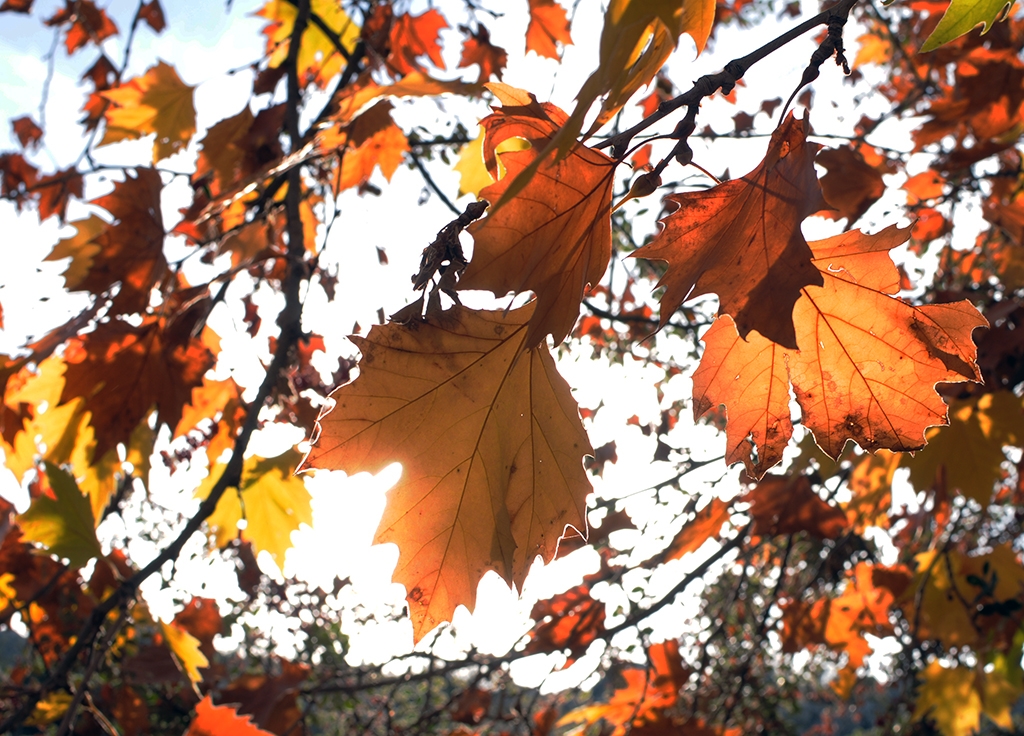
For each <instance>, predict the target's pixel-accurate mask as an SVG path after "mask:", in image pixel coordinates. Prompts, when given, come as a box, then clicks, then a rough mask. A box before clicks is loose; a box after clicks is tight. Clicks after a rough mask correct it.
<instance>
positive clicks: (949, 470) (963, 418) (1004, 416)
mask: <svg viewBox="0 0 1024 736" xmlns="http://www.w3.org/2000/svg"><path fill="white" fill-rule="evenodd" d="M927 439H928V445H927V446H926V447H925V448H924V449H923V450H921V451H920V452H918V453H916V454H915V455H912V456H911V455H907V456H905V457H904V458H903V463H902V464H903V466H905V467H908V468H910V482H911V483H912V484H913V486H914V488H917V489H918V490H925V489H928V488H931V487H932V486H933V485H934V484H935V483H936V481H937V480H939V479H940V473H941V474H942V479H943V480H944V482H945V484H946V486H947V487H948V488H949V489H951V490H952V489H954V488H956V489H959V491H960V492H961V493H963V494H964V495H965V496H968V497H969V498H973V499H974V500H975V501H977V502H978V503H980V504H982V505H986V504H988V502H989V499H990V498H991V497H992V489H993V487H994V486H995V484H996V482H997V481H998V480H1000V479H1001V478H1002V477H1003V471H1002V463H1003V462H1005V461H1006V455H1005V454H1004V453H1003V446H1004V445H1015V446H1018V447H1019V446H1020V443H1021V442H1024V411H1021V400H1020V398H1019V397H1018V396H1015V395H1014V394H1013V393H1011V392H1009V391H1000V392H998V393H994V394H983V395H982V396H979V397H975V398H973V399H969V400H967V401H957V402H955V403H953V404H952V405H951V406H950V408H949V426H948V427H936V428H934V429H930V430H928V434H927Z"/></svg>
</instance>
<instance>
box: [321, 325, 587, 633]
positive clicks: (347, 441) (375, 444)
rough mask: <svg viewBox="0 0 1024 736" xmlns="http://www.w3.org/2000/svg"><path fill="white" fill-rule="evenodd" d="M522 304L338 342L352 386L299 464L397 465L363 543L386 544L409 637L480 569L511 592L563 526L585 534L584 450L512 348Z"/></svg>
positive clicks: (549, 368)
mask: <svg viewBox="0 0 1024 736" xmlns="http://www.w3.org/2000/svg"><path fill="white" fill-rule="evenodd" d="M533 311H534V307H533V305H528V306H526V307H523V308H521V309H517V310H514V311H512V312H510V313H509V314H508V315H507V316H506V315H504V314H503V313H502V312H475V311H470V310H467V309H463V308H461V307H456V308H454V309H452V310H451V311H449V312H445V313H444V314H443V315H441V316H440V317H439V318H438V319H437V323H436V324H433V323H430V322H423V321H419V320H413V321H411V322H410V323H409V324H408V325H404V326H403V325H397V324H388V325H383V326H378V327H374V328H373V329H372V330H371V331H370V333H369V335H368V336H367V337H366V338H360V337H353V338H351V339H352V340H353V341H354V342H355V343H356V345H357V346H358V347H359V349H360V350H361V351H362V354H363V357H362V360H361V361H360V363H359V365H360V374H359V377H358V378H357V379H356V380H355V381H354V382H352V383H350V384H348V385H347V386H343V387H341V388H339V389H338V390H336V391H335V392H334V393H333V394H332V398H333V399H334V401H335V407H334V408H333V409H332V410H331V411H330V412H328V413H327V414H326V415H324V416H323V417H322V418H321V419H320V422H319V425H320V427H319V428H320V432H319V434H318V436H317V438H316V444H315V446H314V447H313V449H312V451H311V452H310V454H309V457H308V458H307V463H308V464H309V466H310V467H314V468H324V469H330V470H344V471H345V472H347V473H357V472H362V471H366V472H371V473H373V472H378V471H380V470H381V469H383V468H384V467H386V466H387V465H388V464H390V463H393V462H400V463H402V466H403V472H402V477H401V479H400V480H399V482H398V484H397V485H396V486H395V488H394V489H392V490H391V491H390V492H389V493H388V504H387V508H386V510H385V512H384V518H383V520H382V521H381V524H380V527H379V529H378V531H377V535H376V539H375V541H376V542H377V543H379V544H380V543H386V542H394V543H395V544H397V545H398V548H399V560H398V567H397V569H396V570H395V580H396V581H398V582H400V583H402V584H403V585H405V587H406V590H407V591H408V593H407V600H408V601H409V608H410V613H411V617H412V621H413V631H414V635H415V637H416V638H417V639H419V638H421V637H422V636H423V635H424V634H425V633H426V632H428V631H429V630H430V629H432V628H433V627H434V626H436V625H437V624H438V623H440V622H442V621H445V620H449V619H450V618H451V615H452V613H453V612H454V610H455V607H456V606H458V605H460V604H461V605H465V606H467V607H469V608H471V609H472V607H473V606H474V604H475V601H476V588H477V583H479V581H480V578H481V577H483V575H484V573H485V572H487V571H488V570H494V571H495V572H497V573H498V574H499V575H501V577H502V578H504V579H505V580H506V581H507V582H508V583H510V584H515V585H517V586H520V585H522V582H523V580H524V579H525V578H526V573H527V571H528V570H529V567H530V565H531V564H532V563H533V561H534V558H535V557H536V556H537V555H541V556H542V557H543V558H544V559H545V560H549V559H551V558H552V557H553V556H554V554H555V550H556V546H557V543H558V539H559V537H560V536H561V535H562V532H563V530H564V528H565V526H566V525H567V524H571V525H573V526H575V527H577V528H585V527H584V524H585V521H584V516H583V514H584V502H585V498H586V496H587V494H588V493H589V492H590V482H589V480H588V479H587V475H586V472H585V471H584V469H583V456H584V455H586V454H588V453H590V452H592V450H591V447H590V443H589V441H588V440H587V435H586V433H585V432H584V430H583V425H582V422H581V421H580V418H579V412H578V409H577V407H576V403H575V401H574V400H573V398H572V395H571V394H570V392H569V387H568V385H566V383H565V381H564V380H563V379H562V378H561V376H559V375H558V373H557V371H556V369H555V364H554V361H553V360H552V358H551V356H550V354H549V353H548V351H547V350H545V349H538V350H532V351H524V350H523V348H524V342H525V339H526V333H527V324H528V321H529V319H530V316H531V314H532V313H533Z"/></svg>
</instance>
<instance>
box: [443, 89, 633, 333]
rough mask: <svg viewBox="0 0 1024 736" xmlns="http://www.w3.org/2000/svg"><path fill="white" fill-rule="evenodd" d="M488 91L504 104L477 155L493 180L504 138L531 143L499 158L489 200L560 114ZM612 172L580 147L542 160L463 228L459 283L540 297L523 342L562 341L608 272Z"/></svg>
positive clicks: (524, 96)
mask: <svg viewBox="0 0 1024 736" xmlns="http://www.w3.org/2000/svg"><path fill="white" fill-rule="evenodd" d="M490 89H491V90H492V91H494V93H495V95H496V96H497V97H498V98H499V99H500V100H501V101H502V104H503V105H504V107H502V108H501V109H499V110H496V111H495V113H494V114H493V115H490V116H488V117H487V118H484V120H482V121H481V123H480V124H481V125H482V126H483V127H484V129H485V130H486V131H487V132H486V136H485V139H484V146H483V156H484V161H485V163H486V164H487V166H488V169H489V170H490V171H491V174H492V176H494V177H497V153H496V150H497V148H498V146H500V145H501V144H502V143H503V142H504V141H506V140H509V139H510V138H522V139H525V140H526V141H528V142H529V143H530V145H531V147H530V148H529V149H528V150H524V151H510V152H508V153H504V154H502V155H501V161H502V163H503V164H504V165H505V166H506V167H507V169H508V172H507V173H506V175H505V176H504V177H503V178H502V179H501V180H499V181H497V182H496V183H494V184H492V185H491V186H489V187H486V188H485V189H484V190H483V191H481V192H480V196H481V197H483V198H484V199H486V200H488V201H491V202H494V201H497V200H498V199H499V198H502V197H503V196H504V195H505V192H506V191H507V187H508V185H509V182H510V181H513V180H514V179H515V178H516V176H518V174H519V173H520V172H522V171H523V170H524V169H525V168H526V167H528V166H530V165H531V163H532V162H533V161H534V160H535V159H536V156H537V153H538V151H540V150H541V149H543V148H544V147H545V146H546V145H547V144H548V143H549V142H550V141H551V140H552V137H553V136H554V135H556V134H557V131H558V129H559V126H560V125H561V124H562V123H564V122H565V113H563V112H562V111H561V110H559V109H558V108H557V107H555V106H554V105H551V104H549V103H545V104H543V105H541V104H539V103H537V101H536V99H535V98H534V97H533V95H530V94H529V93H525V92H522V91H521V90H516V89H514V88H511V87H507V86H506V85H501V84H498V83H495V84H491V85H490ZM614 173H615V162H614V161H612V159H610V158H608V157H607V156H605V155H604V154H603V153H601V152H599V151H594V150H592V149H590V148H586V147H585V146H576V147H575V148H574V149H573V151H572V153H571V154H570V155H569V156H568V157H567V158H565V159H562V160H561V161H558V162H549V163H547V164H545V165H544V166H542V167H541V168H540V170H539V172H538V173H537V176H536V177H534V178H533V179H532V180H531V181H530V183H529V184H528V185H527V186H526V188H525V189H524V190H523V191H522V192H520V193H519V194H518V195H517V196H516V198H515V199H514V200H513V201H511V202H510V203H509V204H507V205H506V206H504V207H502V208H501V209H499V210H498V211H497V212H492V213H491V214H490V215H489V216H488V217H486V218H485V219H483V220H481V221H478V222H475V223H473V224H472V225H471V226H470V227H469V228H468V232H469V233H470V234H471V235H472V236H473V242H474V249H473V259H472V261H471V262H470V264H469V267H468V268H467V269H466V272H465V273H464V274H463V275H462V279H461V281H460V282H459V288H460V289H487V290H489V291H492V292H494V293H495V294H497V295H499V296H504V295H505V294H506V293H508V292H510V291H511V292H516V293H519V292H523V291H527V290H529V291H532V292H533V293H534V294H536V295H537V307H536V311H535V312H534V316H533V318H532V319H531V322H530V326H529V330H528V332H527V335H526V342H525V347H527V348H532V347H534V346H536V345H539V344H540V343H541V341H542V340H544V337H545V335H547V334H551V335H552V336H553V337H554V339H555V343H556V344H558V343H560V342H562V340H564V339H565V337H566V335H568V334H569V332H570V331H571V330H572V326H573V325H574V324H575V323H576V319H577V317H579V305H580V301H581V300H582V299H583V293H584V290H585V289H586V288H587V285H588V284H596V283H598V282H599V281H600V280H601V277H602V276H603V275H604V272H605V269H606V268H607V266H608V261H609V259H610V258H611V220H610V217H609V214H610V210H611V191H612V185H613V183H614Z"/></svg>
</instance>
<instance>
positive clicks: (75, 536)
mask: <svg viewBox="0 0 1024 736" xmlns="http://www.w3.org/2000/svg"><path fill="white" fill-rule="evenodd" d="M46 480H47V482H48V485H49V492H46V491H44V492H43V494H42V495H40V496H39V497H38V498H36V499H35V501H33V502H32V506H31V507H30V508H29V510H28V511H26V512H25V513H24V514H22V515H21V516H20V517H18V525H19V526H20V527H21V531H22V532H23V533H24V535H25V538H26V539H29V540H31V541H33V542H38V543H39V544H42V545H43V546H45V547H46V548H47V549H48V550H49V551H50V552H51V553H52V554H55V555H57V556H58V557H64V558H67V560H68V563H69V564H70V565H71V567H72V568H76V569H77V568H79V567H82V566H83V565H84V564H85V563H86V562H88V561H89V560H91V559H92V558H93V557H99V556H101V555H102V551H101V550H100V543H99V541H98V540H97V539H96V529H95V522H94V519H93V515H92V509H91V508H90V506H89V499H88V498H86V497H85V496H83V495H82V492H81V491H80V490H78V484H77V483H75V479H74V477H72V476H71V475H70V474H68V473H67V472H65V471H64V470H61V469H60V468H59V467H57V466H56V465H51V464H49V463H47V465H46Z"/></svg>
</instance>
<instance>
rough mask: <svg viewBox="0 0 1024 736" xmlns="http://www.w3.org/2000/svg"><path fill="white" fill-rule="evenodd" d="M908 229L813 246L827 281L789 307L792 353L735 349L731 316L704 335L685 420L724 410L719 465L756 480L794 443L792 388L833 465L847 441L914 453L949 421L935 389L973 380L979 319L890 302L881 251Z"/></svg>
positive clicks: (755, 345) (968, 309)
mask: <svg viewBox="0 0 1024 736" xmlns="http://www.w3.org/2000/svg"><path fill="white" fill-rule="evenodd" d="M909 233H910V231H909V229H907V230H899V229H897V228H896V227H895V226H894V227H890V228H887V229H886V230H883V231H882V232H880V233H878V234H876V235H865V234H863V233H861V232H858V231H851V232H848V233H846V234H844V235H839V236H836V237H834V238H829V239H827V240H822V241H818V242H816V243H813V244H812V245H811V247H812V250H813V251H814V265H815V266H816V267H817V268H818V269H819V271H820V273H821V276H822V277H823V281H824V285H823V286H820V287H813V286H809V287H807V288H805V289H803V291H802V297H801V299H800V300H799V301H798V302H797V303H796V305H795V307H794V310H793V319H794V322H795V324H796V333H797V344H798V345H800V346H801V348H802V349H801V350H786V349H784V348H782V347H781V346H778V345H775V344H774V343H771V342H769V341H768V340H766V339H764V338H762V337H760V336H757V335H750V336H749V337H748V339H747V340H746V341H744V340H742V339H741V338H740V337H739V335H738V334H737V332H736V330H735V327H734V326H733V324H732V320H731V319H729V318H728V317H721V318H719V319H718V320H716V322H715V324H714V325H712V328H711V329H710V330H709V331H708V332H707V333H706V334H705V335H704V338H703V340H704V342H705V345H706V349H705V353H704V356H703V358H702V359H701V364H700V366H699V367H698V369H697V371H696V372H695V373H694V376H693V395H694V415H695V416H697V417H700V416H701V415H703V414H705V413H707V412H708V411H711V410H712V409H714V408H716V407H718V406H719V405H720V404H725V406H726V408H727V410H728V416H729V421H728V425H727V427H726V436H727V452H726V460H727V462H730V463H731V462H736V461H739V460H742V461H743V462H744V463H745V464H746V466H747V472H748V473H749V474H750V475H751V476H753V477H760V476H762V475H764V473H765V471H766V470H767V469H768V468H769V467H771V465H773V464H775V463H776V462H778V460H779V459H780V458H781V453H782V450H783V448H784V447H785V445H786V443H787V442H788V440H789V437H790V436H791V435H792V424H791V423H790V418H789V391H788V384H789V383H792V385H793V388H794V390H795V392H796V398H797V402H798V403H799V404H800V408H801V411H802V414H803V421H804V424H805V425H806V426H807V427H808V428H809V429H810V430H811V431H812V432H813V433H814V436H815V440H816V441H817V443H818V446H819V447H821V449H822V450H824V451H825V452H826V453H828V454H829V455H830V456H831V457H833V458H837V457H838V456H839V453H840V452H841V451H842V449H843V446H844V445H845V444H846V441H847V440H851V439H852V440H854V441H856V442H857V444H859V445H860V446H861V447H863V448H864V449H866V450H875V449H878V448H886V449H889V450H898V451H903V452H906V451H913V450H919V449H921V448H922V447H923V446H924V444H925V436H924V433H925V430H926V429H927V428H928V427H930V426H934V425H941V424H946V423H947V419H946V404H945V403H943V401H942V399H941V398H940V397H939V395H938V394H937V393H936V392H935V385H936V384H937V383H939V382H949V383H959V382H963V381H978V380H980V378H981V376H980V374H979V372H978V367H977V365H976V364H975V355H976V349H975V346H974V343H973V341H972V340H971V333H972V332H973V331H974V329H975V328H976V327H982V326H985V325H986V324H987V321H986V320H985V319H984V317H982V316H981V315H980V314H979V312H978V310H977V309H975V308H974V306H973V305H971V303H970V302H967V301H962V302H955V303H950V304H928V305H925V306H922V307H914V306H911V305H909V304H907V303H906V302H904V301H902V300H900V299H896V298H894V297H893V296H892V295H893V294H895V293H896V292H897V291H898V289H899V274H898V272H897V270H896V268H895V266H894V265H893V263H892V260H891V259H890V258H889V256H888V253H887V252H888V251H889V250H891V249H892V248H894V247H896V246H897V245H899V244H901V243H903V242H905V241H906V239H907V237H908V236H909ZM755 448H756V457H755V455H754V454H753V450H754V449H755Z"/></svg>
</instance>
